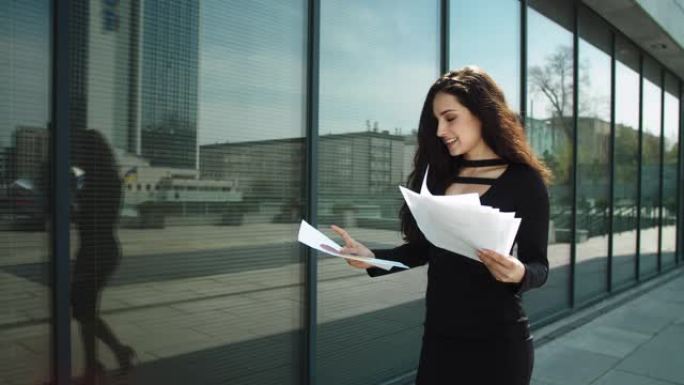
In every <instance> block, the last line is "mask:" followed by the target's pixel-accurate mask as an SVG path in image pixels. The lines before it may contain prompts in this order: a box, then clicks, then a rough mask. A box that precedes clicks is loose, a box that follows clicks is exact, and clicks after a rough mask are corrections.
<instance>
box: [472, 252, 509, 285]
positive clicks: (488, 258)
mask: <svg viewBox="0 0 684 385" xmlns="http://www.w3.org/2000/svg"><path fill="white" fill-rule="evenodd" d="M478 256H479V257H480V260H481V261H482V263H483V264H484V265H485V266H486V267H487V269H489V272H490V273H491V274H492V276H493V277H494V278H495V279H496V280H497V281H501V282H512V281H513V278H514V277H513V276H514V273H515V272H514V269H515V263H514V262H513V261H511V260H509V258H507V257H505V256H503V255H501V254H499V253H497V252H495V251H493V250H487V249H482V250H478Z"/></svg>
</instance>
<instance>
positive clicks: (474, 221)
mask: <svg viewBox="0 0 684 385" xmlns="http://www.w3.org/2000/svg"><path fill="white" fill-rule="evenodd" d="M428 171H429V167H428V168H427V169H426V171H425V176H424V177H423V184H422V186H421V189H420V194H417V193H415V192H414V191H411V190H409V189H407V188H404V187H402V186H399V190H400V191H401V194H402V195H403V196H404V200H405V201H406V204H407V205H408V207H409V210H411V213H412V214H413V217H414V218H415V219H416V223H417V224H418V227H419V228H420V230H421V231H422V232H423V234H424V235H425V237H426V238H427V239H428V240H429V241H430V242H432V244H434V245H435V246H437V247H441V248H443V249H446V250H449V251H453V252H454V253H458V254H461V255H464V256H466V257H468V258H472V259H474V260H476V261H479V262H481V261H480V258H478V257H477V249H480V248H488V249H492V250H494V251H496V252H498V253H500V254H504V255H508V253H509V252H510V250H511V248H512V247H513V242H514V241H515V236H516V234H517V232H518V228H519V227H520V220H521V219H520V218H516V217H515V213H514V212H501V211H499V209H496V208H493V207H490V206H483V205H482V204H481V203H480V197H479V195H478V194H477V193H466V194H458V195H437V196H435V195H432V193H430V190H429V189H428V187H427V174H428Z"/></svg>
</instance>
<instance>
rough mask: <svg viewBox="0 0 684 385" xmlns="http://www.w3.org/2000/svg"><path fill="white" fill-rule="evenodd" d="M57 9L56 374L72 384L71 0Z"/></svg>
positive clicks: (61, 384)
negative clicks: (70, 247) (70, 261)
mask: <svg viewBox="0 0 684 385" xmlns="http://www.w3.org/2000/svg"><path fill="white" fill-rule="evenodd" d="M51 6H52V9H51V14H52V47H51V49H52V90H51V91H52V92H51V95H52V100H51V106H52V111H51V124H50V129H51V132H50V136H51V148H50V160H51V162H50V163H51V164H50V166H51V172H50V183H49V186H50V189H49V190H48V191H49V194H51V195H52V196H50V197H49V198H48V199H49V200H50V202H51V205H50V206H51V207H50V218H51V224H52V226H51V230H52V231H51V232H50V238H51V242H50V243H51V248H52V250H51V251H52V261H51V264H50V266H51V273H52V296H51V299H52V304H51V305H52V325H51V327H52V328H51V330H52V374H53V378H54V380H55V383H56V384H57V385H67V384H70V383H71V329H70V325H71V314H70V303H69V296H70V293H69V291H70V288H69V280H70V278H69V269H70V265H69V233H70V218H69V216H70V212H69V210H70V204H69V201H70V183H69V181H70V173H69V167H70V164H69V162H70V156H69V154H70V148H69V140H70V138H69V133H70V131H71V121H70V111H71V104H70V103H71V100H70V95H69V86H70V60H69V56H70V52H69V48H70V47H69V23H70V22H72V20H71V14H70V8H71V2H70V1H68V0H57V1H54V2H52V4H51Z"/></svg>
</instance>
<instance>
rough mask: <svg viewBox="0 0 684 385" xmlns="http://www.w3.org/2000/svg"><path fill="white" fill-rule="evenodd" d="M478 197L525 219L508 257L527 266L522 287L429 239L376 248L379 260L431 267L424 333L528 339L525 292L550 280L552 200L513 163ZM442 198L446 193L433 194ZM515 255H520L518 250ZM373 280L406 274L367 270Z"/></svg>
mask: <svg viewBox="0 0 684 385" xmlns="http://www.w3.org/2000/svg"><path fill="white" fill-rule="evenodd" d="M480 179H484V178H462V177H456V178H455V181H457V182H459V183H480V182H481V181H480ZM485 182H486V183H487V184H490V185H491V186H490V187H489V189H488V190H487V191H486V192H485V193H483V194H482V195H481V196H480V202H481V204H482V205H486V206H491V207H494V208H498V209H500V210H501V211H503V212H510V211H515V213H516V214H515V216H516V217H517V218H522V220H521V222H520V227H519V228H518V233H517V235H516V237H515V242H514V244H513V248H512V249H511V252H510V253H509V254H510V255H513V256H517V257H518V259H519V260H520V261H521V262H523V263H524V265H525V275H524V277H523V280H522V281H521V282H520V283H516V284H512V283H503V282H499V281H497V280H496V279H495V278H494V277H493V276H492V275H491V273H490V272H489V270H488V269H487V268H486V267H485V265H484V264H483V263H481V262H479V261H475V260H472V259H470V258H468V257H465V256H462V255H459V254H456V253H454V252H451V251H448V250H445V249H442V248H439V247H437V246H435V245H433V244H432V243H430V242H429V241H427V240H426V241H424V242H423V243H420V244H413V243H405V244H403V245H401V246H397V247H395V248H391V249H372V251H373V253H374V254H375V256H376V258H381V259H388V260H393V261H399V262H402V263H404V264H405V265H407V266H410V267H416V266H420V265H424V264H426V263H428V264H429V265H428V272H427V274H428V283H427V291H426V294H425V296H426V298H425V299H426V301H425V306H426V314H425V333H429V334H436V335H443V336H459V337H468V336H472V337H477V336H492V335H498V334H501V333H504V334H510V333H523V334H525V335H526V336H529V330H528V320H527V316H526V314H525V312H524V310H523V308H522V300H521V294H522V293H523V292H525V291H527V290H529V289H532V288H535V287H539V286H541V285H543V284H544V283H545V282H546V279H547V276H548V271H549V262H548V259H547V255H546V254H547V242H548V229H549V198H548V191H547V188H546V185H545V184H544V182H543V179H542V178H541V176H540V175H539V173H538V172H537V171H536V170H534V169H533V168H531V167H530V166H528V165H526V164H519V163H510V164H509V165H508V167H507V168H506V170H505V171H504V172H503V173H502V174H501V175H500V176H499V177H498V178H495V179H489V180H487V181H485ZM433 194H435V195H438V194H444V191H433ZM514 250H515V251H517V252H514ZM366 271H367V272H368V274H369V275H370V276H371V277H376V276H381V275H386V274H393V273H397V272H401V271H404V269H400V268H392V269H391V270H389V271H387V270H383V269H380V268H377V267H371V268H368V269H366Z"/></svg>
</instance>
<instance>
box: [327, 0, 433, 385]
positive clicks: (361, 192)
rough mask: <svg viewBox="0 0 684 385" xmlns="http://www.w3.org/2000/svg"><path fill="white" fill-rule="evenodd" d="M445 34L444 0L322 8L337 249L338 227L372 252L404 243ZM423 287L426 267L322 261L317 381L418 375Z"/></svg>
mask: <svg viewBox="0 0 684 385" xmlns="http://www.w3.org/2000/svg"><path fill="white" fill-rule="evenodd" d="M438 36H439V2H438V1H411V0H402V1H389V0H383V1H370V2H369V1H364V0H354V1H349V0H333V1H324V2H322V4H321V61H320V64H321V72H320V82H321V84H320V113H319V131H320V138H319V140H320V151H319V153H320V156H319V174H318V175H319V192H320V195H319V200H318V213H319V217H318V219H319V225H320V229H321V231H323V232H325V233H327V234H329V235H330V236H331V237H332V238H333V239H336V240H337V241H338V242H341V240H340V239H339V237H337V236H336V235H334V233H333V232H332V231H331V230H330V228H329V225H330V224H332V223H334V224H336V225H339V226H341V227H343V228H345V229H346V230H347V231H348V232H349V233H350V234H351V236H352V237H355V239H357V240H358V241H359V242H362V243H364V244H366V245H368V246H369V247H393V246H398V245H400V244H401V243H403V242H402V240H401V235H400V232H399V217H398V212H399V207H400V205H401V203H402V201H403V198H402V197H401V193H400V192H399V189H398V187H397V186H398V185H399V184H403V183H404V182H405V180H406V179H407V177H408V173H409V172H410V171H411V167H412V157H413V153H414V150H415V146H416V144H415V143H416V142H415V137H416V131H415V130H417V127H418V120H419V117H420V112H421V109H422V105H423V102H424V98H425V94H426V92H427V90H428V89H429V87H430V85H431V84H432V82H433V81H434V80H435V79H436V78H437V76H438V71H439V59H438V51H439V49H438V42H439V39H438ZM425 285H426V270H425V268H424V267H420V268H416V269H412V270H410V271H406V272H402V273H399V274H392V275H391V276H386V277H376V278H370V277H369V276H368V275H367V274H366V272H365V271H364V270H357V269H354V268H351V267H350V266H349V265H348V264H347V263H346V262H344V261H343V260H340V259H338V258H321V259H319V281H318V288H319V293H318V299H319V302H318V319H319V325H318V327H319V334H318V345H317V357H316V362H317V368H316V371H317V373H316V375H317V379H318V382H319V383H321V384H326V385H329V384H330V385H338V384H375V383H381V382H383V381H386V380H389V379H391V378H394V377H397V376H399V375H402V374H405V373H407V372H410V371H411V370H414V369H415V368H416V365H417V363H418V354H419V352H420V346H421V336H422V331H423V324H422V323H423V317H424V296H425ZM379 357H381V359H378V358H379ZM370 362H372V365H369V363H370Z"/></svg>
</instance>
